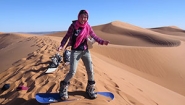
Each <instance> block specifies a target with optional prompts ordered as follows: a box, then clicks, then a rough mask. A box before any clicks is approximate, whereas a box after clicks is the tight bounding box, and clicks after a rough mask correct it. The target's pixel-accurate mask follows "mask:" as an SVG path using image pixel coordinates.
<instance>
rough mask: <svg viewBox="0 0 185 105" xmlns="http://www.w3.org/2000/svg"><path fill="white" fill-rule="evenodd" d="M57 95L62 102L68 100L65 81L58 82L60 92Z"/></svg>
mask: <svg viewBox="0 0 185 105" xmlns="http://www.w3.org/2000/svg"><path fill="white" fill-rule="evenodd" d="M59 94H60V97H61V99H62V100H67V99H68V98H69V96H68V83H66V82H65V81H61V82H60V90H59Z"/></svg>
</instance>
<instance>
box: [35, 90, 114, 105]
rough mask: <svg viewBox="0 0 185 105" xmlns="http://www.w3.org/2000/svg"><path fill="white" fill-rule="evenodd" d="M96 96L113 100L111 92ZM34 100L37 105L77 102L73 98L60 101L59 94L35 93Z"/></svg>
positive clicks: (100, 93)
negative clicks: (40, 104)
mask: <svg viewBox="0 0 185 105" xmlns="http://www.w3.org/2000/svg"><path fill="white" fill-rule="evenodd" d="M97 94H99V95H102V96H105V97H108V98H110V99H111V100H113V99H114V94H113V93H111V92H97ZM35 99H36V100H37V101H38V102H39V103H43V104H48V103H55V102H67V101H77V100H78V99H75V98H73V99H68V100H65V101H62V100H61V98H60V95H59V93H37V94H36V95H35ZM109 101H110V100H109Z"/></svg>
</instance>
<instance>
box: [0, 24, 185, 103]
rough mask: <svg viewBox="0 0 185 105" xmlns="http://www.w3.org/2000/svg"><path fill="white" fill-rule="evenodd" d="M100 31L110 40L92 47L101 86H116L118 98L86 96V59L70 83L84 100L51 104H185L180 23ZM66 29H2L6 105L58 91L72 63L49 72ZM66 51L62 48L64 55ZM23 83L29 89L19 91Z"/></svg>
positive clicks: (0, 72)
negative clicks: (39, 32)
mask: <svg viewBox="0 0 185 105" xmlns="http://www.w3.org/2000/svg"><path fill="white" fill-rule="evenodd" d="M93 29H94V31H95V33H96V34H97V35H98V36H99V37H101V38H102V39H105V40H109V41H110V44H109V45H108V46H101V45H98V44H97V43H95V44H94V45H93V48H92V49H90V52H91V55H92V60H93V66H94V72H95V81H96V91H110V92H112V93H114V95H115V99H114V100H112V101H110V102H109V101H107V98H105V97H103V96H98V98H97V99H95V100H90V99H88V98H87V97H86V95H85V93H84V92H85V88H86V84H87V74H86V70H85V68H84V65H83V63H82V61H80V62H79V65H78V68H77V72H76V74H75V76H74V77H73V79H72V80H71V84H70V86H69V94H70V97H75V98H80V100H78V101H72V102H60V103H52V104H51V105H87V104H88V105H185V30H183V29H180V28H178V27H177V26H164V27H155V28H148V29H146V28H142V27H138V26H135V25H132V24H129V23H125V22H121V21H113V22H110V23H106V24H102V25H98V26H93ZM65 33H66V31H64V32H57V33H53V34H49V35H48V34H47V35H42V36H39V35H32V34H19V33H3V32H0V61H1V63H0V67H1V69H0V78H1V79H0V87H2V86H3V85H4V84H10V88H9V89H8V90H6V91H2V90H0V104H1V105H40V103H38V102H37V101H36V100H35V94H36V93H38V92H52V93H55V92H58V90H59V83H60V81H61V80H63V79H64V77H65V75H66V73H67V72H68V71H69V66H66V67H63V65H62V64H60V66H59V68H58V69H57V70H56V71H55V72H53V73H51V74H46V73H45V71H46V69H47V67H48V65H49V63H50V58H51V57H52V56H53V55H54V54H55V53H57V51H56V49H57V47H58V46H59V45H60V41H61V39H62V37H63V36H64V35H65ZM62 53H63V51H61V52H60V54H61V55H62ZM20 85H23V86H27V87H29V89H28V90H20V91H17V90H16V88H17V87H18V86H20Z"/></svg>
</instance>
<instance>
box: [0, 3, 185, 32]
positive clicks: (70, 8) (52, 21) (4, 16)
mask: <svg viewBox="0 0 185 105" xmlns="http://www.w3.org/2000/svg"><path fill="white" fill-rule="evenodd" d="M81 9H85V10H87V11H88V12H89V20H88V22H89V24H90V25H91V26H96V25H101V24H107V23H110V22H112V21H121V22H125V23H129V24H132V25H135V26H139V27H142V28H155V27H163V26H177V27H179V28H181V29H185V0H0V32H45V31H66V30H67V29H68V27H69V26H70V24H71V23H72V20H76V19H77V15H78V12H79V11H80V10H81Z"/></svg>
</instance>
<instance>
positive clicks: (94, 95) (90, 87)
mask: <svg viewBox="0 0 185 105" xmlns="http://www.w3.org/2000/svg"><path fill="white" fill-rule="evenodd" d="M86 93H87V94H88V96H89V97H90V98H91V99H95V98H97V93H96V92H95V81H88V84H87V87H86Z"/></svg>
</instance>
